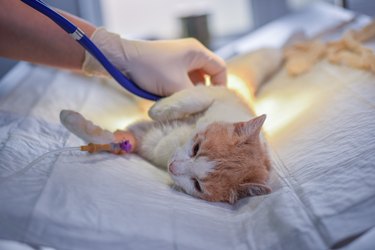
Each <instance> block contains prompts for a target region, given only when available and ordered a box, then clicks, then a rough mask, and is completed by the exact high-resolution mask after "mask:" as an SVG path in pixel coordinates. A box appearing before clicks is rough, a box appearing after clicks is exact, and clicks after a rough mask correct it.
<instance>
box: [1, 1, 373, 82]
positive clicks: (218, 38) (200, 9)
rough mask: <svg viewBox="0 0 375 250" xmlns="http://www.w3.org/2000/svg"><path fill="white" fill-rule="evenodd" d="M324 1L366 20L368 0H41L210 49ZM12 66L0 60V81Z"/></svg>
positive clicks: (123, 29) (115, 27) (132, 32)
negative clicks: (193, 39) (187, 39)
mask: <svg viewBox="0 0 375 250" xmlns="http://www.w3.org/2000/svg"><path fill="white" fill-rule="evenodd" d="M318 1H322V2H327V3H329V4H334V5H337V6H340V7H343V8H347V9H350V10H353V11H356V12H359V13H363V14H367V15H369V16H374V15H375V1H373V0H231V1H228V0H152V1H149V0H121V1H119V0H64V1H58V0H46V2H47V3H49V4H51V5H52V6H54V7H57V8H60V9H63V10H66V11H68V12H70V13H73V14H75V15H78V16H81V17H83V18H84V19H86V20H88V21H90V22H92V23H94V24H95V25H97V26H105V27H106V28H107V29H108V30H110V31H112V32H116V33H119V34H121V35H122V36H123V37H127V38H135V39H150V40H152V39H174V38H181V37H191V36H192V37H196V38H197V39H198V40H200V41H201V42H202V43H203V44H205V45H206V46H207V47H209V48H210V49H212V50H216V49H218V48H220V47H221V46H224V45H226V44H228V43H230V42H231V41H234V40H236V39H238V38H239V37H241V36H244V35H246V34H248V33H250V32H251V31H252V30H254V29H256V28H258V27H260V26H262V25H264V24H266V23H268V22H271V21H272V20H274V19H277V18H279V17H281V16H284V15H286V14H288V13H290V12H293V11H296V10H298V9H300V8H304V7H305V6H306V5H308V4H311V3H313V2H318ZM15 64H16V62H15V61H12V60H8V59H5V58H0V78H1V77H2V76H3V75H4V74H5V73H6V72H7V71H9V69H11V68H12V67H13V66H14V65H15Z"/></svg>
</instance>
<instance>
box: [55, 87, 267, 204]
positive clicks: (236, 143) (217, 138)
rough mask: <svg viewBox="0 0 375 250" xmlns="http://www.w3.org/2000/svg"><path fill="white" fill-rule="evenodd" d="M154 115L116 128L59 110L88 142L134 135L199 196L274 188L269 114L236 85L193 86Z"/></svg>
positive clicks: (138, 145)
mask: <svg viewBox="0 0 375 250" xmlns="http://www.w3.org/2000/svg"><path fill="white" fill-rule="evenodd" d="M149 116H150V117H151V118H152V120H150V121H141V122H136V123H134V124H132V125H130V126H128V128H127V129H126V131H121V130H119V131H116V132H114V133H111V132H109V131H107V130H103V129H101V128H99V127H98V126H96V125H94V124H92V122H90V121H87V120H86V119H85V118H83V116H82V115H80V114H79V113H77V112H74V111H69V110H63V111H61V113H60V119H61V122H62V124H63V125H64V126H65V127H66V128H67V129H68V130H70V131H71V132H72V133H74V134H76V135H77V136H78V137H80V138H82V139H84V140H85V141H87V142H92V143H109V142H113V141H119V140H122V139H129V140H130V142H131V144H132V145H133V146H134V148H133V152H134V153H137V154H139V155H140V156H141V157H143V158H145V159H146V160H148V161H150V162H151V163H153V164H155V165H157V166H159V167H162V168H166V169H167V170H168V173H169V174H170V176H171V178H172V180H173V181H174V183H175V185H176V186H178V187H180V188H181V189H182V190H183V191H185V192H186V193H187V194H190V195H192V196H194V197H197V198H201V199H204V200H207V201H215V202H229V203H231V204H233V203H235V202H236V201H237V200H238V199H240V198H243V197H246V196H254V195H264V194H268V193H270V192H271V188H270V187H269V186H268V185H267V180H268V176H269V172H270V168H271V162H270V159H269V156H268V151H267V145H266V142H265V140H264V139H263V136H262V134H261V128H262V125H263V123H264V121H265V119H266V115H261V116H258V117H254V115H253V113H252V111H251V110H250V108H249V107H248V105H246V103H245V102H244V101H243V100H242V99H241V97H240V96H238V95H237V94H236V93H235V92H234V91H232V90H229V89H228V88H226V87H218V86H202V85H201V86H196V87H192V88H188V89H185V90H182V91H180V92H177V93H175V94H173V95H171V96H169V97H166V98H163V99H161V100H159V101H158V102H156V103H155V104H154V105H153V106H152V107H151V108H150V110H149Z"/></svg>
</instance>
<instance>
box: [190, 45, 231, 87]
mask: <svg viewBox="0 0 375 250" xmlns="http://www.w3.org/2000/svg"><path fill="white" fill-rule="evenodd" d="M195 56H196V58H195V59H194V60H192V64H191V65H190V67H191V68H192V69H193V70H194V69H195V70H198V69H199V70H200V71H201V72H203V74H207V75H208V76H209V77H210V80H211V84H212V85H226V83H227V68H226V64H225V62H224V60H223V59H222V58H220V57H219V56H217V55H216V54H214V53H213V52H212V51H210V50H209V49H207V48H206V47H203V49H202V50H200V51H199V52H198V53H197V54H196V55H195Z"/></svg>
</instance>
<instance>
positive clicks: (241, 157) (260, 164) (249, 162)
mask: <svg viewBox="0 0 375 250" xmlns="http://www.w3.org/2000/svg"><path fill="white" fill-rule="evenodd" d="M236 126H237V128H238V127H241V126H242V124H237V125H233V124H221V123H214V124H211V125H210V126H209V127H208V128H207V130H206V131H205V132H204V133H203V134H198V136H196V138H195V140H196V141H199V140H201V149H200V153H199V156H201V157H207V158H208V159H209V160H210V161H214V162H215V163H216V167H215V169H214V170H213V171H212V172H211V173H209V174H208V176H207V177H206V178H205V179H204V180H202V181H203V183H202V186H203V187H204V191H205V192H204V194H202V197H201V198H202V199H205V200H209V201H227V202H230V203H234V202H235V201H236V200H237V199H239V198H241V197H243V196H248V195H249V192H247V191H246V190H243V185H245V184H247V183H252V184H259V185H265V184H266V182H267V179H268V174H269V171H270V160H269V158H268V155H267V152H266V149H265V146H264V145H263V143H262V142H261V140H260V138H259V131H255V132H253V133H252V134H247V135H243V134H241V133H237V132H236ZM268 192H269V190H268V191H266V192H265V193H268Z"/></svg>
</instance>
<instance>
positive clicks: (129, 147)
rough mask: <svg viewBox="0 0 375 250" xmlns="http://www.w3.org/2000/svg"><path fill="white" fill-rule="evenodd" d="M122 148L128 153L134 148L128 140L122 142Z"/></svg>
mask: <svg viewBox="0 0 375 250" xmlns="http://www.w3.org/2000/svg"><path fill="white" fill-rule="evenodd" d="M120 148H121V149H122V150H124V151H125V152H126V153H130V152H131V150H132V145H131V144H130V142H129V141H128V140H126V141H122V142H120Z"/></svg>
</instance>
